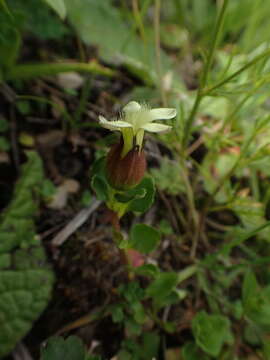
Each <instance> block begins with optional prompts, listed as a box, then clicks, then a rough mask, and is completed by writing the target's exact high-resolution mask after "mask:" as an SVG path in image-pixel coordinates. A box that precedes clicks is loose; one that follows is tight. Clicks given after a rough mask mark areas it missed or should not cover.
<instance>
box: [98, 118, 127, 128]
mask: <svg viewBox="0 0 270 360" xmlns="http://www.w3.org/2000/svg"><path fill="white" fill-rule="evenodd" d="M98 118H99V123H100V125H101V126H102V127H104V128H106V129H109V130H120V129H121V128H132V125H131V124H129V123H128V122H126V121H121V120H115V121H108V120H107V119H105V117H103V116H101V115H100V116H99V117H98Z"/></svg>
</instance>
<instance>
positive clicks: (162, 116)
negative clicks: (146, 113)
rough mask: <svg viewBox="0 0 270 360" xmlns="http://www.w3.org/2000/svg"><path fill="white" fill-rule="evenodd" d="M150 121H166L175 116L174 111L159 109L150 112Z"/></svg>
mask: <svg viewBox="0 0 270 360" xmlns="http://www.w3.org/2000/svg"><path fill="white" fill-rule="evenodd" d="M150 115H151V118H152V120H167V119H172V118H174V117H175V116H176V110H175V109H169V108H159V109H152V110H150Z"/></svg>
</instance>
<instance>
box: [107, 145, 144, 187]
mask: <svg viewBox="0 0 270 360" xmlns="http://www.w3.org/2000/svg"><path fill="white" fill-rule="evenodd" d="M122 149H123V141H120V143H118V144H116V145H114V146H113V147H112V148H111V150H110V151H109V153H108V155H107V160H106V175H107V179H108V181H109V183H110V185H111V186H112V187H114V188H115V189H118V190H128V189H130V188H132V187H134V186H136V185H137V184H139V182H140V181H141V180H142V178H143V176H144V173H145V169H146V160H145V155H144V152H143V150H139V147H138V146H135V147H134V148H133V149H131V150H130V151H129V152H128V153H127V154H126V155H125V156H124V157H123V158H122V157H121V153H122Z"/></svg>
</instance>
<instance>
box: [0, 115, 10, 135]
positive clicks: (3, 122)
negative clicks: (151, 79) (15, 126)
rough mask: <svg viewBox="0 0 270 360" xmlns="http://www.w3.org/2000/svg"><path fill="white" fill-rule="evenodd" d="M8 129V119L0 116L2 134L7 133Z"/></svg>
mask: <svg viewBox="0 0 270 360" xmlns="http://www.w3.org/2000/svg"><path fill="white" fill-rule="evenodd" d="M8 128H9V124H8V121H7V119H5V118H4V117H2V116H0V132H5V131H7V130H8Z"/></svg>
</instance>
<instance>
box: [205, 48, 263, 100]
mask: <svg viewBox="0 0 270 360" xmlns="http://www.w3.org/2000/svg"><path fill="white" fill-rule="evenodd" d="M269 55H270V49H267V50H266V51H264V52H263V53H262V54H260V55H258V56H256V57H255V59H253V60H251V61H250V62H248V63H247V64H245V65H244V66H242V67H241V68H240V69H239V70H237V71H235V72H234V73H233V74H232V75H230V76H228V77H227V78H226V79H224V80H222V81H220V82H218V83H217V84H216V85H213V86H211V87H210V88H208V89H207V88H206V89H205V90H204V91H203V94H202V95H203V96H206V95H209V94H210V93H211V92H213V91H214V90H216V89H217V88H219V87H221V86H223V85H225V84H226V83H227V82H229V81H231V80H233V79H234V78H235V77H237V76H238V75H240V74H241V73H242V72H243V71H245V70H247V69H248V68H250V67H251V66H253V65H255V64H256V63H257V62H259V61H260V60H262V59H263V58H265V57H267V56H269Z"/></svg>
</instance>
